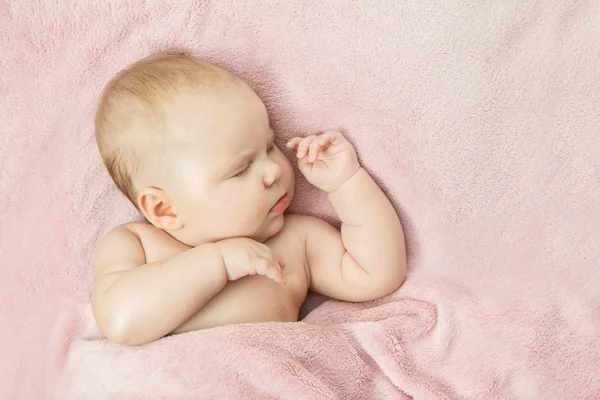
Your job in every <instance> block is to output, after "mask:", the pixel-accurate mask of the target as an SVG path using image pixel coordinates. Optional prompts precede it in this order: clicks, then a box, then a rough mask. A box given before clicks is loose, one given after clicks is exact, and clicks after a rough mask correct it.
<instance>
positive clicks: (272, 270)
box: [266, 264, 287, 285]
mask: <svg viewBox="0 0 600 400" xmlns="http://www.w3.org/2000/svg"><path fill="white" fill-rule="evenodd" d="M266 276H267V277H268V278H270V279H272V280H273V281H275V282H277V283H279V284H281V285H283V284H285V283H286V282H287V280H286V279H285V276H283V273H282V272H281V267H280V266H279V265H277V264H270V265H269V269H268V270H267V274H266Z"/></svg>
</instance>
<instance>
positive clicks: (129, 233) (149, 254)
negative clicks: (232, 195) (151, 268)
mask: <svg viewBox="0 0 600 400" xmlns="http://www.w3.org/2000/svg"><path fill="white" fill-rule="evenodd" d="M111 236H112V239H111V238H110V237H111ZM104 240H105V241H109V242H110V243H113V247H114V246H119V247H121V248H123V249H124V250H126V251H127V252H129V254H133V252H136V253H139V252H141V253H142V254H143V256H144V259H145V263H153V262H159V261H164V260H166V259H169V258H171V257H173V256H175V255H177V254H179V253H182V252H184V251H186V250H188V249H189V247H188V246H186V245H185V244H183V243H181V242H179V241H177V240H176V239H174V238H173V237H171V236H170V235H169V234H168V233H166V232H165V231H163V230H162V229H158V228H157V227H155V226H154V225H152V224H149V223H145V222H129V223H126V224H123V225H119V226H117V227H116V228H114V229H113V230H111V231H110V232H109V233H108V234H107V235H106V237H105V239H104Z"/></svg>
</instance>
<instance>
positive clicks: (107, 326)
mask: <svg viewBox="0 0 600 400" xmlns="http://www.w3.org/2000/svg"><path fill="white" fill-rule="evenodd" d="M147 229H150V230H152V229H157V228H155V227H153V226H150V225H148V226H147ZM157 233H158V232H157ZM159 233H160V234H162V235H166V233H164V232H162V231H160V232H159ZM165 237H166V236H165ZM168 239H169V240H173V241H175V239H173V238H171V237H170V236H169V237H168ZM176 243H177V244H178V245H180V246H181V247H180V248H182V249H187V250H185V251H182V252H179V253H178V254H174V255H173V256H172V257H169V258H167V259H166V260H161V261H155V262H151V261H152V260H148V261H147V260H146V254H147V253H146V252H145V250H144V249H145V246H148V243H144V242H143V240H142V238H141V235H138V234H136V232H135V229H133V228H132V227H131V226H128V225H123V226H120V227H117V228H115V229H114V230H112V231H111V232H109V233H108V234H107V235H106V237H105V238H104V239H103V240H102V242H101V243H100V246H99V248H98V251H97V253H96V257H95V279H94V288H93V291H92V310H93V312H94V316H95V318H96V321H97V322H98V325H99V326H100V328H101V330H102V331H103V333H104V334H105V335H106V337H107V338H108V339H109V340H110V341H112V342H115V343H119V344H125V345H138V344H144V343H148V342H151V341H153V340H156V339H159V338H161V337H163V336H165V335H167V334H168V333H170V332H172V331H173V330H174V329H176V328H177V327H178V326H180V325H181V324H182V323H184V322H185V321H187V320H188V319H189V318H190V317H192V316H193V315H194V314H195V313H196V312H198V310H199V309H200V308H202V306H203V305H204V304H206V302H207V301H209V300H210V299H211V298H212V297H213V296H214V295H216V294H217V293H219V292H220V291H221V289H223V287H224V286H225V284H226V283H227V281H228V280H236V279H239V278H241V277H244V276H247V275H251V274H262V275H266V276H268V277H270V278H271V279H273V280H275V281H278V282H280V283H283V281H282V279H283V276H282V275H281V270H280V269H279V266H278V265H276V264H277V263H276V262H273V259H272V257H273V256H272V253H271V252H270V250H269V248H268V247H267V246H265V245H263V244H261V243H258V242H255V241H253V240H251V239H246V238H236V239H227V240H223V241H220V242H217V243H207V244H203V245H200V246H198V247H193V248H188V247H186V246H185V245H183V244H181V243H179V242H176ZM153 244H154V245H156V243H153Z"/></svg>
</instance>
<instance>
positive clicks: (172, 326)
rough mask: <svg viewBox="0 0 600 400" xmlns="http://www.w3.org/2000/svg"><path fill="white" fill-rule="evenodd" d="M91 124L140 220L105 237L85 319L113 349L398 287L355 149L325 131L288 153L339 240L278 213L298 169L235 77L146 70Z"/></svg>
mask: <svg viewBox="0 0 600 400" xmlns="http://www.w3.org/2000/svg"><path fill="white" fill-rule="evenodd" d="M95 124H96V125H95V126H96V140H97V143H98V148H99V151H100V154H101V156H102V160H103V162H104V164H105V165H106V168H107V169H108V171H109V173H110V175H111V177H112V178H113V180H114V182H115V184H116V185H117V187H118V188H119V189H120V190H121V191H122V192H123V194H125V196H127V197H128V198H129V200H130V201H131V202H132V203H133V204H134V206H135V207H136V208H137V209H138V210H139V211H140V212H141V213H142V214H143V215H144V216H145V219H146V221H147V223H128V224H125V225H122V226H119V227H117V228H115V229H113V230H112V231H110V232H109V233H108V234H107V235H106V236H105V237H104V238H103V239H102V241H101V242H100V244H99V247H98V249H97V252H96V255H95V260H94V268H95V279H94V287H93V291H92V309H93V312H94V316H95V318H96V321H97V322H98V324H99V326H100V328H101V330H102V332H103V333H104V335H105V336H106V337H107V338H108V339H109V340H110V341H112V342H115V343H120V344H124V345H139V344H144V343H148V342H151V341H153V340H157V339H159V338H161V337H163V336H165V335H168V334H174V333H182V332H188V331H192V330H198V329H206V328H211V327H216V326H222V325H226V324H239V323H253V322H267V321H280V322H291V321H297V320H298V314H299V310H300V307H301V305H302V303H303V302H304V300H305V298H306V295H307V292H308V291H309V290H310V291H314V292H317V293H321V294H323V295H326V296H329V297H332V298H335V299H340V300H344V301H350V302H360V301H367V300H372V299H376V298H380V297H382V296H385V295H388V294H390V293H392V292H394V291H395V290H396V289H398V287H400V285H401V284H402V282H403V280H404V277H405V273H406V256H405V244H404V234H403V232H402V226H401V224H400V221H399V219H398V216H397V215H396V212H395V211H394V208H393V207H392V205H391V203H390V201H389V200H388V199H387V197H386V196H385V194H384V193H383V192H382V191H381V189H380V188H379V187H378V186H377V184H376V183H375V182H374V181H373V179H372V178H371V176H370V175H369V174H368V173H367V172H366V171H365V170H364V169H363V168H361V166H360V164H359V162H358V159H357V156H356V152H355V150H354V147H353V146H352V145H351V144H350V143H349V142H348V141H347V140H346V139H345V138H344V136H343V135H342V134H341V133H339V132H333V131H330V132H325V133H322V134H319V135H311V136H307V137H303V138H300V137H296V138H293V139H291V140H290V141H289V142H287V144H286V147H287V148H288V149H290V151H292V150H293V153H295V156H296V158H297V162H298V169H299V170H300V171H301V173H302V174H303V175H304V177H305V178H306V179H307V180H308V182H310V183H311V184H312V185H314V186H316V187H317V188H319V189H320V190H323V191H325V192H327V194H328V198H329V201H331V204H332V206H333V207H334V209H335V211H336V212H337V215H338V217H339V219H340V220H341V222H342V225H341V232H340V230H338V229H336V228H334V227H333V226H331V225H329V224H328V223H326V222H325V221H323V220H320V219H318V218H314V217H310V216H304V215H292V214H286V209H287V208H288V207H289V205H290V203H291V202H292V200H293V198H294V190H295V188H294V182H295V179H294V169H293V168H292V165H291V163H290V161H289V160H288V158H287V157H286V156H285V155H284V153H283V152H282V151H281V150H280V149H279V148H278V147H277V146H276V145H275V143H274V132H273V130H272V129H271V127H270V125H269V118H268V115H267V111H266V109H265V106H264V104H263V103H262V101H261V100H260V98H259V97H258V96H257V95H256V93H255V92H254V91H253V90H252V89H251V88H250V87H249V86H248V85H247V84H246V83H245V82H244V81H242V80H241V79H240V78H238V77H237V76H235V75H234V74H232V73H230V72H228V71H226V70H224V69H221V68H218V67H216V66H214V65H211V64H208V63H206V62H202V61H200V60H198V59H196V58H193V57H188V56H174V55H161V56H151V57H148V58H145V59H143V60H141V61H138V62H137V63H135V64H133V65H131V66H130V67H128V68H127V69H126V70H124V71H122V72H120V73H119V74H118V75H117V76H115V77H114V78H113V79H112V80H111V81H110V82H109V83H108V84H107V86H106V88H105V89H104V91H103V93H102V97H101V100H100V104H99V106H98V110H97V114H96V121H95Z"/></svg>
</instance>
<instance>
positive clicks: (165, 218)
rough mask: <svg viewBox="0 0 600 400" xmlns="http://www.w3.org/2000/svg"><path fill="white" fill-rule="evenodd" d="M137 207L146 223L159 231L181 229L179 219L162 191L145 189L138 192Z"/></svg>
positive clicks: (150, 188) (181, 225)
mask: <svg viewBox="0 0 600 400" xmlns="http://www.w3.org/2000/svg"><path fill="white" fill-rule="evenodd" d="M137 201H138V207H139V209H140V211H141V212H142V213H143V214H144V216H145V217H146V219H147V220H148V222H150V223H151V224H152V225H154V226H156V227H157V228H159V229H163V230H166V231H175V230H178V229H181V228H183V224H182V222H181V219H180V218H179V216H178V215H177V212H176V210H175V208H174V207H173V205H172V204H171V201H170V199H169V196H167V194H166V193H165V191H164V190H162V189H159V188H156V187H147V188H144V189H143V190H141V191H140V193H139V195H138V198H137Z"/></svg>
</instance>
